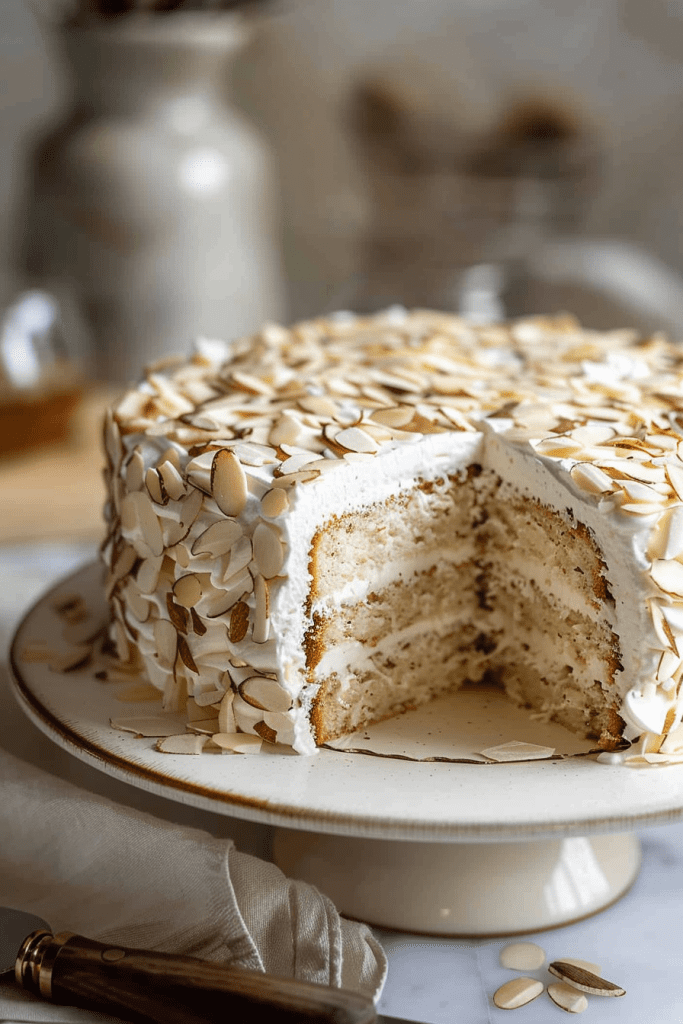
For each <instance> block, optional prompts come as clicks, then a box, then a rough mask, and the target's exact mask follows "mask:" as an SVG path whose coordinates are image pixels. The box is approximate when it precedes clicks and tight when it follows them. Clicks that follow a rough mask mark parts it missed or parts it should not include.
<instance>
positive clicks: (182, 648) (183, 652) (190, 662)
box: [178, 634, 199, 675]
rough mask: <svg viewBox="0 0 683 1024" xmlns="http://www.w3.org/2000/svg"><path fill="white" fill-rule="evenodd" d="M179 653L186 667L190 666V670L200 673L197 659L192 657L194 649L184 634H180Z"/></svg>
mask: <svg viewBox="0 0 683 1024" xmlns="http://www.w3.org/2000/svg"><path fill="white" fill-rule="evenodd" d="M178 655H179V657H180V660H181V661H182V663H183V665H184V666H185V668H188V669H189V670H190V672H194V674H195V675H199V669H198V668H197V666H196V664H195V660H194V658H193V657H192V651H191V650H190V646H189V644H188V642H187V640H186V639H185V637H184V636H181V635H180V634H178Z"/></svg>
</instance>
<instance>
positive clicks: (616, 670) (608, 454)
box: [103, 308, 683, 756]
mask: <svg viewBox="0 0 683 1024" xmlns="http://www.w3.org/2000/svg"><path fill="white" fill-rule="evenodd" d="M682 401H683V354H682V353H681V350H679V349H678V348H676V347H675V346H673V345H672V344H670V343H669V342H668V341H666V340H665V339H663V338H662V337H659V336H655V337H649V338H640V337H637V336H636V335H634V334H633V333H632V332H629V331H613V332H609V333H596V332H593V331H588V330H585V329H583V328H582V327H581V326H580V325H579V324H578V323H577V322H576V321H574V320H573V319H572V318H571V317H568V316H560V317H556V318H554V319H547V318H530V319H525V320H522V321H519V322H516V323H512V324H505V325H490V326H477V327H475V326H472V325H471V324H468V323H467V322H465V321H463V320H461V319H459V318H458V317H455V316H450V315H446V314H443V313H436V312H430V311H423V310H415V311H406V310H404V309H401V308H394V309H390V310H387V311H385V312H383V313H382V314H379V315H376V316H373V317H355V316H353V315H352V314H348V313H343V314H337V315H334V316H331V317H327V318H321V319H318V320H313V321H308V322H305V323H300V324H297V325H295V326H293V327H291V328H285V327H281V326H278V325H268V326H266V327H265V328H264V329H263V330H262V331H261V332H260V333H259V334H257V335H255V336H253V337H249V338H244V339H239V340H237V341H234V342H232V343H224V342H218V341H208V340H200V341H198V342H197V343H196V345H195V349H194V352H193V353H192V355H191V356H190V357H189V358H188V359H181V358H179V359H177V360H171V361H169V362H167V363H165V364H160V365H157V366H154V367H150V368H148V370H147V372H146V374H145V376H144V379H143V380H142V381H141V383H140V384H139V385H138V386H137V387H135V388H132V389H131V390H129V391H128V392H127V393H126V394H124V395H123V396H122V398H121V399H120V400H119V401H118V402H117V403H116V404H115V405H114V407H113V408H112V410H111V412H110V414H109V415H108V417H107V422H106V427H105V446H106V451H107V469H106V478H107V486H108V489H109V495H110V500H109V502H108V504H107V509H106V516H107V521H108V535H107V538H106V541H105V543H104V545H103V557H104V561H105V563H106V566H107V584H106V586H107V596H108V599H109V602H110V606H111V613H112V618H111V636H112V639H113V640H114V642H115V643H116V646H117V650H118V656H119V658H121V659H122V660H124V661H128V662H132V663H133V664H137V665H139V668H140V671H141V672H142V673H143V674H144V675H146V676H147V678H148V679H149V680H150V681H151V682H152V683H153V684H154V686H156V687H157V688H158V689H159V690H160V691H161V692H162V694H163V702H164V706H165V707H166V708H167V709H169V710H173V711H181V712H184V713H185V714H186V715H187V717H188V719H189V720H190V721H196V720H202V721H206V720H208V721H209V722H211V721H212V720H213V721H214V722H215V725H214V727H213V731H214V733H215V734H216V735H218V736H221V735H223V736H225V735H231V734H233V733H235V732H242V733H250V734H255V735H258V736H260V737H261V738H262V739H263V740H265V741H267V742H277V743H282V744H285V745H287V746H290V747H293V748H294V750H296V751H297V752H299V753H302V754H311V753H314V752H315V751H316V749H317V747H318V746H320V745H321V744H324V743H326V742H328V741H330V740H332V739H334V738H336V737H339V736H343V735H345V734H347V733H349V732H351V731H353V730H355V729H357V728H359V727H361V726H363V725H366V724H368V723H371V722H375V721H378V720H380V719H383V718H387V717H389V716H392V715H395V714H397V713H399V712H402V711H405V710H406V709H409V708H412V707H415V706H417V705H418V704H420V703H423V702H424V701H426V700H429V699H431V698H432V697H435V696H437V695H438V694H441V693H444V692H447V691H450V690H452V689H454V688H457V687H459V686H462V685H477V684H478V683H480V682H482V681H485V682H487V683H489V684H495V685H497V686H500V687H503V688H504V689H505V690H506V691H507V693H508V694H509V695H510V697H511V698H512V699H513V700H514V701H515V702H516V703H518V704H521V705H523V706H525V707H528V708H529V711H530V714H532V715H534V716H536V717H541V718H547V719H549V720H554V721H558V722H560V723H562V724H564V725H565V726H567V727H568V728H569V729H571V730H572V731H573V732H575V733H577V734H579V735H581V736H584V737H586V738H588V739H590V740H591V741H594V743H595V744H596V745H597V746H600V747H601V748H603V749H606V750H610V749H614V748H616V747H618V746H620V745H623V743H624V740H631V741H633V740H635V739H636V738H637V737H640V738H641V739H640V748H639V749H640V750H641V751H642V752H643V753H647V754H648V755H657V756H659V755H660V754H661V753H666V752H667V751H671V750H674V749H675V750H678V749H679V746H680V745H681V742H682V740H681V737H682V736H683V727H681V724H680V723H681V718H682V717H683V701H682V700H679V689H680V679H681V675H682V673H683V667H682V666H683V659H682V655H683V647H680V648H679V645H681V644H682V643H683V414H681V413H679V410H680V409H681V403H682Z"/></svg>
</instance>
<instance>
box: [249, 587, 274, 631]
mask: <svg viewBox="0 0 683 1024" xmlns="http://www.w3.org/2000/svg"><path fill="white" fill-rule="evenodd" d="M254 599H255V604H254V625H253V628H252V632H251V637H252V640H253V641H254V643H255V644H264V643H266V641H267V640H268V637H269V636H270V593H269V590H268V582H267V580H265V579H264V578H263V576H261V575H256V576H255V577H254Z"/></svg>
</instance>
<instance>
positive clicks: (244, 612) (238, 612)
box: [228, 601, 249, 644]
mask: <svg viewBox="0 0 683 1024" xmlns="http://www.w3.org/2000/svg"><path fill="white" fill-rule="evenodd" d="M248 628H249V605H248V604H246V603H245V602H244V601H238V602H237V604H235V605H233V608H232V611H231V613H230V625H229V627H228V639H229V640H230V643H231V644H238V643H239V642H240V640H244V638H245V636H246V635H247V630H248Z"/></svg>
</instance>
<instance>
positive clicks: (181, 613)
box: [166, 591, 188, 633]
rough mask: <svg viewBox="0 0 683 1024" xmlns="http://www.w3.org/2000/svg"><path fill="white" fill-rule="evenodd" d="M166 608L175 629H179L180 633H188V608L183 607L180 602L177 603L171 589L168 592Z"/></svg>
mask: <svg viewBox="0 0 683 1024" xmlns="http://www.w3.org/2000/svg"><path fill="white" fill-rule="evenodd" d="M166 608H167V610H168V617H169V619H170V620H171V622H172V623H173V625H174V627H175V629H177V630H178V632H179V633H187V628H188V621H187V609H186V608H182V607H181V606H180V605H179V604H176V603H175V601H174V600H173V594H172V593H171V592H170V591H169V593H168V594H166Z"/></svg>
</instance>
